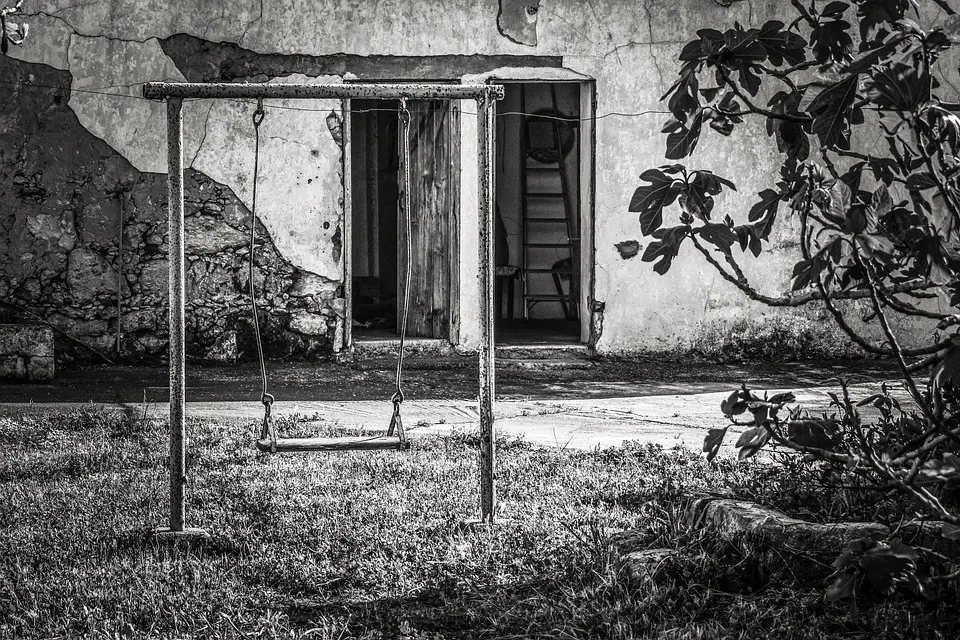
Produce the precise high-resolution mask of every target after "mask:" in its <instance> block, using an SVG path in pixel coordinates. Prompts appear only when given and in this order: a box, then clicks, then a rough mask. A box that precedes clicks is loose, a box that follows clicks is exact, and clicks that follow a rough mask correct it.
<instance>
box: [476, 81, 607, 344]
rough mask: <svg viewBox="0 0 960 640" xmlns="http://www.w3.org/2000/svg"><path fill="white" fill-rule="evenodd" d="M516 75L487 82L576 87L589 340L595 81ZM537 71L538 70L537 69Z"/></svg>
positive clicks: (583, 303)
mask: <svg viewBox="0 0 960 640" xmlns="http://www.w3.org/2000/svg"><path fill="white" fill-rule="evenodd" d="M529 71H530V72H527V73H522V74H518V75H516V76H513V77H510V76H501V75H498V76H492V77H488V78H487V79H486V82H487V84H503V85H509V84H577V85H579V87H580V138H579V144H578V149H577V154H578V158H577V162H578V163H579V169H580V176H579V180H578V184H579V189H580V194H579V195H580V198H579V202H578V209H579V214H580V220H579V224H580V343H581V344H589V342H590V332H591V327H592V326H593V315H594V313H595V310H594V308H593V299H594V291H595V289H596V271H595V269H594V265H595V264H596V260H595V257H596V242H595V238H596V219H597V218H596V215H595V207H596V190H597V174H596V171H595V170H594V167H595V166H596V159H597V127H596V120H595V117H596V114H597V81H596V80H595V79H593V78H587V77H584V76H580V74H576V75H577V76H579V77H576V78H565V77H558V74H557V73H555V71H556V70H552V71H554V73H542V71H543V70H542V69H531V70H529ZM538 71H539V72H541V73H538ZM531 72H532V73H531Z"/></svg>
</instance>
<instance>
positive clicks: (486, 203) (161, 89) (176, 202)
mask: <svg viewBox="0 0 960 640" xmlns="http://www.w3.org/2000/svg"><path fill="white" fill-rule="evenodd" d="M143 95H144V97H146V98H149V99H152V100H164V101H166V105H167V145H168V152H167V153H168V155H167V166H168V171H167V176H168V177H167V195H168V203H169V206H168V225H169V226H168V230H169V265H170V279H169V286H170V294H169V306H170V316H169V320H170V347H169V356H170V460H169V471H170V517H169V522H168V526H167V527H163V528H161V529H159V530H158V532H157V533H158V535H159V536H161V537H163V538H173V539H177V538H203V537H206V536H207V533H206V531H204V530H203V529H198V528H194V527H187V526H186V499H185V498H186V484H187V474H186V449H185V442H186V412H185V401H186V394H185V391H186V388H185V383H186V352H185V340H184V335H185V284H184V191H183V169H184V166H183V113H182V105H183V100H185V99H233V100H256V101H257V107H256V109H255V110H254V113H253V128H254V170H253V194H252V195H253V198H252V203H251V211H250V214H251V224H250V253H249V283H250V305H251V314H252V320H253V327H254V337H255V339H256V347H257V354H258V358H259V365H260V375H261V382H262V389H261V394H260V402H261V403H262V404H263V424H262V427H261V430H260V435H259V438H258V439H257V441H256V447H257V449H258V450H260V451H262V452H264V453H282V452H311V451H355V450H386V449H403V448H405V447H406V445H407V438H406V433H405V431H404V428H403V420H402V418H401V412H400V408H401V405H402V404H403V401H404V399H405V395H404V393H403V388H402V381H403V358H404V342H405V339H406V330H407V319H408V315H409V306H410V280H411V263H410V255H411V246H410V245H411V235H412V234H411V213H412V212H411V197H410V185H411V179H410V112H409V110H408V108H407V103H408V101H409V100H430V99H433V100H474V101H476V104H477V147H478V148H477V170H478V171H477V173H478V179H477V186H478V201H477V204H478V211H479V225H478V233H479V259H480V260H479V270H478V280H479V289H480V308H479V312H480V313H479V316H480V325H481V332H482V339H481V342H480V347H479V349H478V364H479V369H480V371H479V373H480V376H479V378H480V385H479V386H480V388H479V403H480V412H479V413H480V518H481V521H485V522H492V521H493V518H494V511H495V508H496V492H495V487H494V454H495V451H494V422H493V401H494V339H493V338H494V336H493V320H494V309H493V304H494V291H493V273H494V270H495V267H494V264H495V259H494V245H495V243H494V242H493V234H494V175H495V174H494V160H493V159H494V149H495V135H496V127H495V117H496V101H497V100H500V99H502V98H503V95H504V89H503V87H502V86H499V85H451V84H337V85H308V84H285V85H268V84H236V83H162V82H150V83H146V84H144V86H143ZM265 99H339V100H340V101H341V105H342V108H343V113H345V114H348V115H349V113H350V109H349V100H352V99H378V100H398V101H399V102H400V125H401V135H400V149H399V152H400V156H401V158H402V162H403V167H404V171H403V176H402V180H403V182H402V184H401V187H402V188H401V196H400V210H401V212H402V217H403V220H404V224H405V227H406V234H405V236H406V243H407V246H406V249H407V251H406V260H405V279H404V292H403V313H402V316H401V322H400V344H399V355H398V358H397V369H396V381H395V391H394V393H393V395H392V396H391V398H390V401H391V403H392V404H393V415H392V416H391V418H390V423H389V426H388V427H387V430H386V434H385V435H381V436H365V437H364V436H362V437H340V438H283V437H279V436H278V435H277V433H276V430H275V429H274V424H273V420H272V417H271V410H272V407H273V403H274V401H275V399H274V396H273V395H272V394H271V393H270V392H269V388H268V377H267V371H266V362H265V359H264V354H263V344H262V339H261V335H260V322H259V317H258V309H257V299H256V292H255V288H254V278H253V276H254V249H255V244H256V221H257V217H256V215H257V214H256V212H257V182H258V179H259V170H260V126H261V124H262V123H263V121H264V118H265V117H266V112H265V110H264V106H263V101H264V100H265ZM347 126H348V124H345V125H344V129H345V130H346V129H347Z"/></svg>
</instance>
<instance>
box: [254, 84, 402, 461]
mask: <svg viewBox="0 0 960 640" xmlns="http://www.w3.org/2000/svg"><path fill="white" fill-rule="evenodd" d="M399 115H400V124H401V131H402V135H401V138H400V155H401V158H402V159H403V197H402V200H401V204H402V209H403V218H404V223H405V225H404V230H405V236H406V237H405V240H406V254H405V260H404V262H405V268H404V285H403V313H402V315H401V320H400V353H399V355H398V357H397V375H396V381H395V391H394V393H393V395H392V396H391V397H390V401H391V402H392V403H393V415H392V416H391V418H390V426H389V427H388V428H387V436H388V437H392V436H394V435H395V436H396V437H397V438H398V439H399V444H400V446H401V448H402V447H405V446H406V444H407V438H406V432H405V430H404V428H403V419H402V418H401V415H400V405H402V404H403V401H404V399H405V397H406V396H405V394H404V392H403V385H402V383H403V357H404V350H405V343H406V336H407V324H408V320H409V316H410V288H411V287H410V280H411V278H412V275H413V273H412V272H413V267H412V260H411V254H412V253H413V239H412V235H413V223H412V220H411V196H410V175H411V171H410V110H409V109H408V108H407V100H406V99H405V98H403V99H401V100H400V114H399ZM265 116H266V112H265V111H264V109H263V98H258V99H257V108H256V110H255V111H254V112H253V130H254V159H253V198H252V202H251V205H250V256H249V261H248V266H249V272H248V279H249V281H250V308H251V312H252V315H253V334H254V338H255V339H256V346H257V356H258V358H259V362H260V380H261V382H262V383H263V386H262V390H261V392H260V401H261V402H262V403H263V426H262V427H261V430H260V440H261V441H264V440H268V441H269V443H270V453H276V452H277V434H276V430H275V429H274V426H273V420H272V419H271V416H270V414H271V409H272V407H273V403H274V400H275V399H274V397H273V395H272V394H270V393H269V387H268V379H267V365H266V359H265V357H264V353H263V338H262V336H261V335H260V318H259V313H258V311H257V293H256V288H255V286H254V252H255V249H256V239H257V182H258V181H259V177H260V125H261V124H263V120H264V117H265ZM258 446H260V445H258Z"/></svg>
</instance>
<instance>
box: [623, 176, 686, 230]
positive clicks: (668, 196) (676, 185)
mask: <svg viewBox="0 0 960 640" xmlns="http://www.w3.org/2000/svg"><path fill="white" fill-rule="evenodd" d="M640 179H641V180H645V181H646V182H649V183H650V184H649V185H641V186H640V187H637V190H636V191H635V192H634V194H633V198H632V199H631V200H630V211H631V212H633V213H638V212H639V213H640V231H641V232H642V233H643V235H645V236H648V235H650V234H652V233H653V232H654V231H656V230H657V229H659V228H660V226H661V225H662V224H663V209H664V207H667V206H669V205H671V204H673V202H674V201H675V200H676V199H677V196H679V195H680V193H681V184H682V183H680V181H677V180H675V179H674V178H671V177H669V176H668V175H667V174H666V173H664V172H663V171H661V170H660V169H649V170H647V171H644V172H643V173H642V174H640Z"/></svg>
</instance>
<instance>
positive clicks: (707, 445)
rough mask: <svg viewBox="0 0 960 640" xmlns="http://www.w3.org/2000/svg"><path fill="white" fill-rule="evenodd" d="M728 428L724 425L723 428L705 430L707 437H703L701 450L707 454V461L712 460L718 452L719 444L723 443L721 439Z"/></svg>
mask: <svg viewBox="0 0 960 640" xmlns="http://www.w3.org/2000/svg"><path fill="white" fill-rule="evenodd" d="M729 428H730V427H724V428H723V429H710V430H709V431H707V437H705V438H704V439H703V451H704V453H706V454H707V461H711V460H713V459H714V458H716V457H717V454H718V453H720V445H722V444H723V439H724V438H725V437H726V435H727V429H729Z"/></svg>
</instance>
